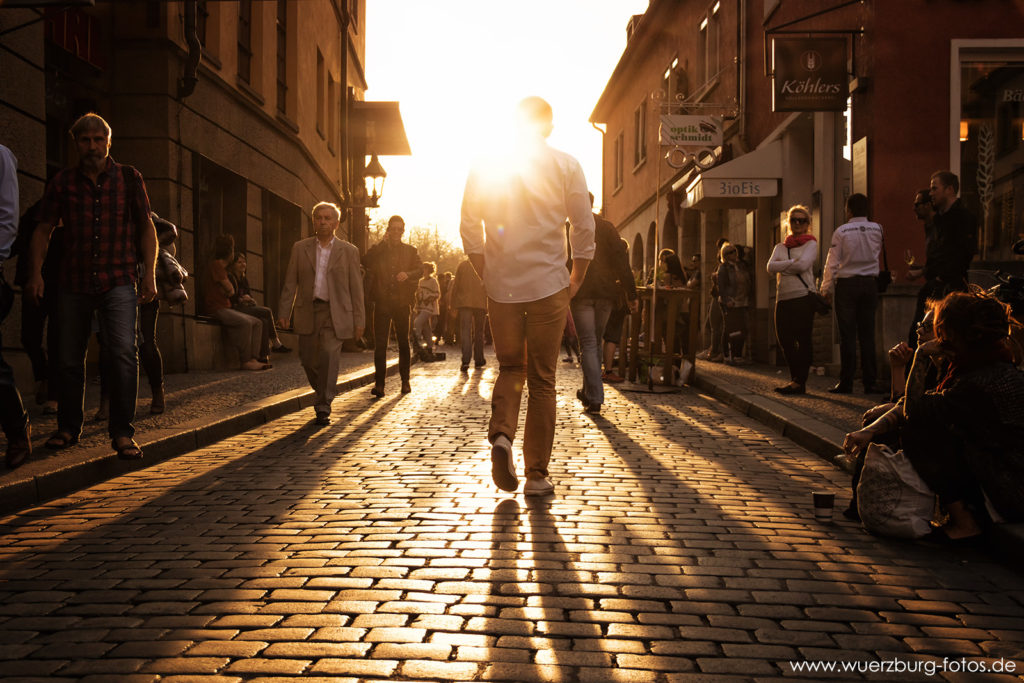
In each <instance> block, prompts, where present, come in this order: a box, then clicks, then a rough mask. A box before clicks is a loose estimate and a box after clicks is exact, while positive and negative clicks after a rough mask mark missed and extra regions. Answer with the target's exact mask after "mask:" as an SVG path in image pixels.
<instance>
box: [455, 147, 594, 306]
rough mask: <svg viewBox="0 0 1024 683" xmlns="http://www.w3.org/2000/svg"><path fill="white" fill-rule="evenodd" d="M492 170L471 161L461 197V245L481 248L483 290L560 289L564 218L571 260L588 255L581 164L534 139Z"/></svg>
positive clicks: (517, 297)
mask: <svg viewBox="0 0 1024 683" xmlns="http://www.w3.org/2000/svg"><path fill="white" fill-rule="evenodd" d="M517 152H518V153H517V154H516V155H515V159H506V160H505V164H503V165H501V164H497V165H495V166H494V167H493V169H492V168H490V167H488V166H485V165H483V164H479V163H478V164H477V165H476V166H474V168H473V170H472V171H471V172H470V175H469V179H468V180H467V181H466V191H465V194H464V195H463V199H462V223H461V225H460V231H461V233H462V247H463V249H464V250H465V252H466V253H467V254H483V255H484V260H485V263H486V268H485V269H484V285H485V287H486V290H487V296H488V297H489V298H491V299H494V300H495V301H498V302H501V303H522V302H527V301H537V300H539V299H543V298H545V297H548V296H551V295H552V294H555V293H557V292H560V291H562V290H563V289H566V288H567V287H568V286H569V270H568V269H567V268H566V263H567V261H568V256H569V255H568V252H567V251H566V235H565V220H566V218H568V219H569V223H570V225H571V228H570V230H569V242H570V244H571V245H572V256H573V258H578V259H586V260H592V259H593V258H594V215H593V214H592V213H591V211H590V197H589V194H588V192H587V181H586V179H585V178H584V176H583V168H582V167H581V166H580V163H579V162H578V161H576V159H574V158H573V157H571V156H570V155H568V154H566V153H565V152H560V151H558V150H556V149H552V148H551V147H549V146H548V145H547V144H546V143H545V142H543V141H537V142H534V143H532V144H530V145H527V146H525V147H523V148H520V149H519V150H517Z"/></svg>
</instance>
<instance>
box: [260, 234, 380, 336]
mask: <svg viewBox="0 0 1024 683" xmlns="http://www.w3.org/2000/svg"><path fill="white" fill-rule="evenodd" d="M315 280H316V237H308V238H306V239H304V240H299V241H298V242H296V243H295V244H294V245H293V246H292V254H291V257H290V258H289V259H288V272H287V274H286V275H285V278H284V288H283V289H282V291H281V307H280V309H278V316H279V317H281V318H282V319H284V320H287V319H288V318H291V317H294V320H293V321H292V325H293V328H294V330H295V332H296V333H297V334H313V284H314V282H315ZM327 288H328V292H329V297H330V299H329V300H330V305H331V323H332V324H333V325H334V334H335V335H336V336H337V337H338V339H351V338H352V337H354V336H355V330H356V328H357V327H358V328H363V327H365V326H366V313H365V309H364V307H363V275H362V272H361V271H360V269H359V250H358V249H356V248H355V246H353V245H352V244H350V243H348V242H346V241H344V240H339V239H337V238H335V239H334V242H333V243H332V245H331V256H330V258H329V260H328V262H327Z"/></svg>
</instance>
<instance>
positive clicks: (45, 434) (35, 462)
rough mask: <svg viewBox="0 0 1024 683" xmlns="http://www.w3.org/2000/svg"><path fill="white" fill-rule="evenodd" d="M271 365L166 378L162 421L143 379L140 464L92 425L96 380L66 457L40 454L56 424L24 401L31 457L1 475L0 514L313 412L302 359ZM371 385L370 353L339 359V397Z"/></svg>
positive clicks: (286, 357)
mask: <svg viewBox="0 0 1024 683" xmlns="http://www.w3.org/2000/svg"><path fill="white" fill-rule="evenodd" d="M389 355H394V354H389ZM271 361H272V362H273V364H274V367H273V368H272V369H270V370H267V371H264V372H255V373H254V372H242V371H226V372H224V371H206V372H188V373H177V374H169V375H167V376H166V377H165V378H164V386H165V393H166V396H167V398H166V404H167V410H166V411H165V412H164V413H163V414H162V415H150V414H149V404H150V398H151V396H150V391H149V385H148V384H147V383H146V380H145V377H142V378H140V381H139V401H138V407H137V408H136V420H135V429H136V435H135V438H136V441H138V443H139V445H140V446H142V448H143V450H144V451H145V457H144V458H143V459H142V460H139V461H124V460H118V459H117V457H116V455H115V454H114V452H113V450H112V449H111V447H110V438H109V436H108V435H107V422H106V420H103V421H94V420H93V419H92V418H93V416H94V415H95V414H96V410H97V408H98V405H99V384H98V383H97V382H96V381H94V380H93V378H88V379H87V383H86V400H85V419H86V422H85V426H84V429H83V432H82V436H81V439H80V442H79V445H78V446H76V447H73V448H70V449H67V450H64V451H51V450H48V449H47V448H45V447H44V446H43V444H44V442H45V441H46V439H47V438H49V436H50V435H51V434H52V433H53V432H54V431H55V430H56V427H57V416H56V415H43V414H42V412H41V409H40V407H39V406H37V405H35V403H34V402H33V401H32V400H31V399H32V397H31V396H26V397H25V400H26V408H27V409H28V411H29V416H30V419H31V421H32V446H33V452H32V455H31V457H30V458H29V459H28V461H27V462H26V463H25V464H24V465H22V466H21V467H19V468H18V469H16V470H13V471H12V470H6V469H2V470H0V471H2V474H0V513H6V512H11V511H14V510H20V509H23V508H26V507H29V506H32V505H36V504H38V503H41V502H44V501H46V500H50V499H52V498H56V497H59V496H62V495H66V494H67V493H70V492H72V491H76V490H79V489H82V488H85V487H87V486H91V485H93V484H96V483H99V482H102V481H106V480H107V479H110V478H112V477H115V476H117V475H119V474H123V473H124V472H128V471H131V470H136V469H141V468H144V467H149V466H150V465H152V464H154V463H156V462H160V461H162V460H166V459H168V458H173V457H175V456H178V455H181V454H183V453H188V452H190V451H193V450H195V449H197V448H201V447H203V446H206V445H209V444H211V443H215V442H217V441H219V440H221V439H224V438H226V437H228V436H234V435H235V434H239V433H241V432H244V431H246V430H248V429H252V428H253V427H256V426H258V425H261V424H265V423H266V422H269V421H270V420H273V419H275V418H278V417H280V416H282V415H285V414H287V413H291V412H295V411H298V410H301V409H303V408H309V407H311V406H312V397H313V392H312V390H310V389H309V384H308V383H307V380H306V375H305V372H304V371H303V370H302V367H301V366H300V365H299V358H298V353H297V352H295V351H293V352H291V353H288V354H281V355H275V356H274V357H273V358H272V359H271ZM397 367H398V361H397V359H393V360H391V361H390V362H389V366H388V374H389V375H390V374H391V373H392V372H397ZM372 382H373V352H372V351H364V352H362V353H343V354H342V355H341V363H340V367H339V377H338V388H339V392H341V391H348V390H351V389H354V388H357V387H360V386H363V385H367V384H370V383H372ZM312 418H313V414H312V411H310V419H311V420H312Z"/></svg>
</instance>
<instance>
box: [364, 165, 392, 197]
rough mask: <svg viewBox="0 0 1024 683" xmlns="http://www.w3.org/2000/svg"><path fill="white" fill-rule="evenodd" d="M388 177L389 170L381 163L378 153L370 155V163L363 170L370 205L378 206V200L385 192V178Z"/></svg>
mask: <svg viewBox="0 0 1024 683" xmlns="http://www.w3.org/2000/svg"><path fill="white" fill-rule="evenodd" d="M387 177H388V174H387V172H386V171H385V170H384V167H383V166H381V165H380V160H379V159H378V158H377V155H376V154H374V155H373V156H372V157H370V163H368V164H367V165H366V169H364V170H363V184H364V185H365V187H366V195H365V196H366V200H367V204H366V205H367V206H368V207H371V208H376V207H377V201H378V200H379V199H380V197H381V195H382V194H384V179H385V178H387Z"/></svg>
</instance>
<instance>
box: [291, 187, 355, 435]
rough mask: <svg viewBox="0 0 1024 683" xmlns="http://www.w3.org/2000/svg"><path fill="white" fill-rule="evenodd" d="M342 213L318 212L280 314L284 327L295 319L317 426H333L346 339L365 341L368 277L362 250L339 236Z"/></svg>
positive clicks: (322, 206) (326, 207) (325, 208)
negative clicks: (363, 268)
mask: <svg viewBox="0 0 1024 683" xmlns="http://www.w3.org/2000/svg"><path fill="white" fill-rule="evenodd" d="M340 221H341V209H339V208H338V206H337V205H336V204H331V203H330V202H320V203H319V204H317V205H316V206H314V207H313V232H314V233H315V234H314V236H313V237H308V238H306V239H304V240H299V241H298V242H296V243H295V244H294V246H292V253H291V258H289V259H288V272H287V274H286V275H285V278H284V288H283V289H282V291H281V308H280V309H279V311H278V315H279V316H280V320H279V321H278V322H279V324H280V326H281V327H288V321H289V319H290V318H291V317H292V313H293V311H294V314H295V332H296V334H298V335H299V360H300V361H301V363H302V369H303V370H305V371H306V378H307V379H308V380H309V384H310V386H312V387H313V392H314V402H313V410H314V412H315V413H316V424H318V425H327V424H330V414H331V402H332V401H333V400H334V396H335V394H336V393H337V389H338V361H339V357H340V355H341V346H342V343H343V342H344V340H346V339H359V338H360V337H362V336H363V327H364V326H365V324H366V316H365V312H364V309H363V274H362V271H360V269H359V250H358V249H356V247H355V246H354V245H352V244H350V243H349V242H346V241H344V240H340V239H338V238H337V237H335V236H334V231H335V230H336V229H337V228H338V223H339V222H340Z"/></svg>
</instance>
